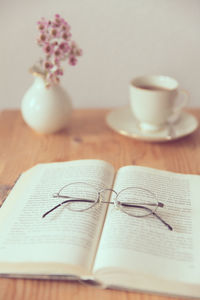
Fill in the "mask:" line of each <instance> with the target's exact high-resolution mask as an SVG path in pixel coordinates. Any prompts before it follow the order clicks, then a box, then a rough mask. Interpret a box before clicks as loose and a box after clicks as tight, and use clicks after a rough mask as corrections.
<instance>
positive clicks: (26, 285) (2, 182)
mask: <svg viewBox="0 0 200 300" xmlns="http://www.w3.org/2000/svg"><path fill="white" fill-rule="evenodd" d="M190 112H191V113H193V114H194V115H195V116H196V117H197V118H198V119H199V120H200V109H193V110H191V111H190ZM107 113H108V110H103V109H99V110H93V109H90V110H75V111H74V112H73V115H72V119H71V122H70V124H69V126H68V128H67V129H65V130H63V131H61V132H59V133H56V134H51V135H50V134H49V135H41V134H37V133H35V132H34V131H33V130H31V129H30V128H29V127H28V126H27V125H26V124H25V123H24V121H23V120H22V117H21V114H20V112H19V111H2V112H1V113H0V199H1V201H3V199H4V198H5V196H6V194H7V192H8V191H9V189H10V188H11V187H12V185H13V184H14V182H15V180H16V178H17V177H18V176H19V175H20V173H22V172H23V171H25V170H27V169H28V168H30V167H32V166H33V165H35V164H37V163H41V162H56V161H57V162H58V161H66V160H74V159H85V158H90V159H91V158H94V159H103V160H106V161H108V162H110V163H112V164H113V165H114V167H115V168H116V169H117V168H119V167H121V166H123V165H141V166H148V167H153V168H157V169H163V170H169V171H175V172H179V173H191V174H200V130H199V128H198V129H197V130H196V131H195V132H194V133H193V134H191V135H189V136H187V137H184V138H182V139H180V140H177V141H173V142H166V143H148V142H143V141H138V140H135V139H131V138H128V137H125V136H121V135H119V134H117V133H115V132H114V131H112V130H111V129H110V128H109V127H108V126H107V125H106V122H105V116H106V114H107ZM25 299H29V300H36V299H37V300H46V299H48V300H51V299H52V300H53V299H56V300H64V299H65V300H66V299H69V300H72V299H80V300H82V299H83V300H86V299H87V300H90V299H91V300H93V299H97V300H98V299H105V300H108V299H109V300H112V299H113V300H118V299H120V300H131V299H134V300H164V299H165V300H169V299H171V300H172V299H179V300H180V299H182V298H171V297H164V296H159V295H150V294H145V293H138V292H137V293H136V292H124V291H117V290H100V289H98V288H96V287H91V286H86V285H83V284H80V283H72V282H67V281H62V282H59V281H49V280H28V279H6V278H2V279H0V300H25Z"/></svg>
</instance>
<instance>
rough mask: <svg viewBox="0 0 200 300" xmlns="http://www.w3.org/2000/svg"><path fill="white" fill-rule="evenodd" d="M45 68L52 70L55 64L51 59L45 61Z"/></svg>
mask: <svg viewBox="0 0 200 300" xmlns="http://www.w3.org/2000/svg"><path fill="white" fill-rule="evenodd" d="M44 68H45V69H46V70H50V69H52V68H53V64H52V63H51V62H50V61H44Z"/></svg>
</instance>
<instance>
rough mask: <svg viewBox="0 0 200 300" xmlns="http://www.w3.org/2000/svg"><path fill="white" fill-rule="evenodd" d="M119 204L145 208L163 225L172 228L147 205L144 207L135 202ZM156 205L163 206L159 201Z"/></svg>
mask: <svg viewBox="0 0 200 300" xmlns="http://www.w3.org/2000/svg"><path fill="white" fill-rule="evenodd" d="M120 204H121V205H122V206H126V207H136V208H142V209H146V210H147V211H149V212H150V213H152V215H154V216H155V217H156V218H157V219H158V220H160V221H161V222H162V223H163V224H164V225H165V226H167V227H168V229H169V230H171V231H172V230H173V228H172V227H171V226H170V225H169V224H168V223H167V222H165V221H164V220H163V219H162V218H161V217H160V216H159V215H157V213H155V212H154V211H152V210H151V209H150V208H148V207H145V206H142V205H136V204H128V203H120ZM159 204H160V205H159ZM158 206H160V207H163V206H164V204H163V203H161V202H158Z"/></svg>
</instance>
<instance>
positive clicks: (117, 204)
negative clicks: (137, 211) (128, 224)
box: [42, 182, 173, 231]
mask: <svg viewBox="0 0 200 300" xmlns="http://www.w3.org/2000/svg"><path fill="white" fill-rule="evenodd" d="M73 184H86V185H88V186H90V187H92V188H93V189H94V190H95V191H96V192H97V200H91V199H83V198H78V197H72V196H71V197H70V196H66V195H60V193H61V191H62V190H63V189H64V188H65V187H67V186H70V185H73ZM134 188H135V189H140V190H143V191H146V192H148V193H150V194H151V195H152V196H153V197H155V200H156V202H157V203H155V204H154V203H152V204H145V203H144V204H140V205H137V204H134V203H133V204H127V203H122V202H120V201H119V200H117V197H118V196H119V195H120V193H122V192H124V191H125V190H128V189H134ZM105 191H110V192H113V193H115V195H116V197H115V198H114V199H113V200H114V201H104V200H101V198H102V197H101V193H103V192H105ZM53 198H64V199H67V198H68V200H65V201H63V202H61V203H59V204H57V205H56V206H54V207H53V208H51V209H50V210H48V211H47V212H45V213H44V214H43V215H42V218H45V217H46V216H47V215H48V214H49V213H51V212H52V211H54V210H55V209H57V208H58V207H60V206H62V205H64V204H66V203H70V202H71V203H73V202H87V203H90V202H91V203H93V202H94V203H93V204H92V205H91V206H89V207H88V208H84V209H77V210H73V209H70V207H67V209H69V210H71V211H73V212H83V211H87V210H89V209H91V208H93V207H94V206H96V205H97V204H101V203H106V204H114V206H115V208H117V209H120V211H122V212H123V213H125V214H127V215H129V216H131V217H135V218H144V217H147V216H149V215H153V216H155V217H156V218H157V219H158V220H160V221H161V222H162V223H163V224H164V225H165V226H167V227H168V229H169V230H170V231H173V228H172V226H171V225H169V224H168V223H167V222H165V221H164V220H163V219H162V218H161V217H160V216H159V215H158V214H157V213H156V210H157V209H158V207H164V203H162V202H159V201H158V200H157V197H156V195H155V194H154V193H153V192H151V191H150V190H148V189H146V188H142V187H136V186H131V187H126V188H124V189H122V190H120V191H119V192H118V193H117V192H116V191H115V190H114V189H111V188H104V189H102V190H100V191H98V190H97V189H96V187H95V186H93V185H92V184H90V183H87V182H71V183H68V184H66V185H64V186H63V187H62V188H61V189H60V190H59V191H58V192H57V193H54V194H53ZM143 205H148V206H156V208H155V210H154V211H153V210H151V209H150V208H148V207H145V206H143ZM121 206H129V207H130V206H131V207H136V208H141V209H145V210H147V211H149V214H146V215H141V216H139V215H138V216H137V215H133V214H130V213H128V212H126V211H124V210H123V209H122V208H121Z"/></svg>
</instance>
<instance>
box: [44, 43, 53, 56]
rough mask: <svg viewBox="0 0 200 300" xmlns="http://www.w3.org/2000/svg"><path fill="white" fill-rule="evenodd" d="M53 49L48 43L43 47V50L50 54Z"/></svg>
mask: <svg viewBox="0 0 200 300" xmlns="http://www.w3.org/2000/svg"><path fill="white" fill-rule="evenodd" d="M53 49H54V47H53V45H51V44H50V43H47V44H46V45H45V46H44V48H43V50H44V52H45V53H46V54H48V55H51V54H52V53H53Z"/></svg>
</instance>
